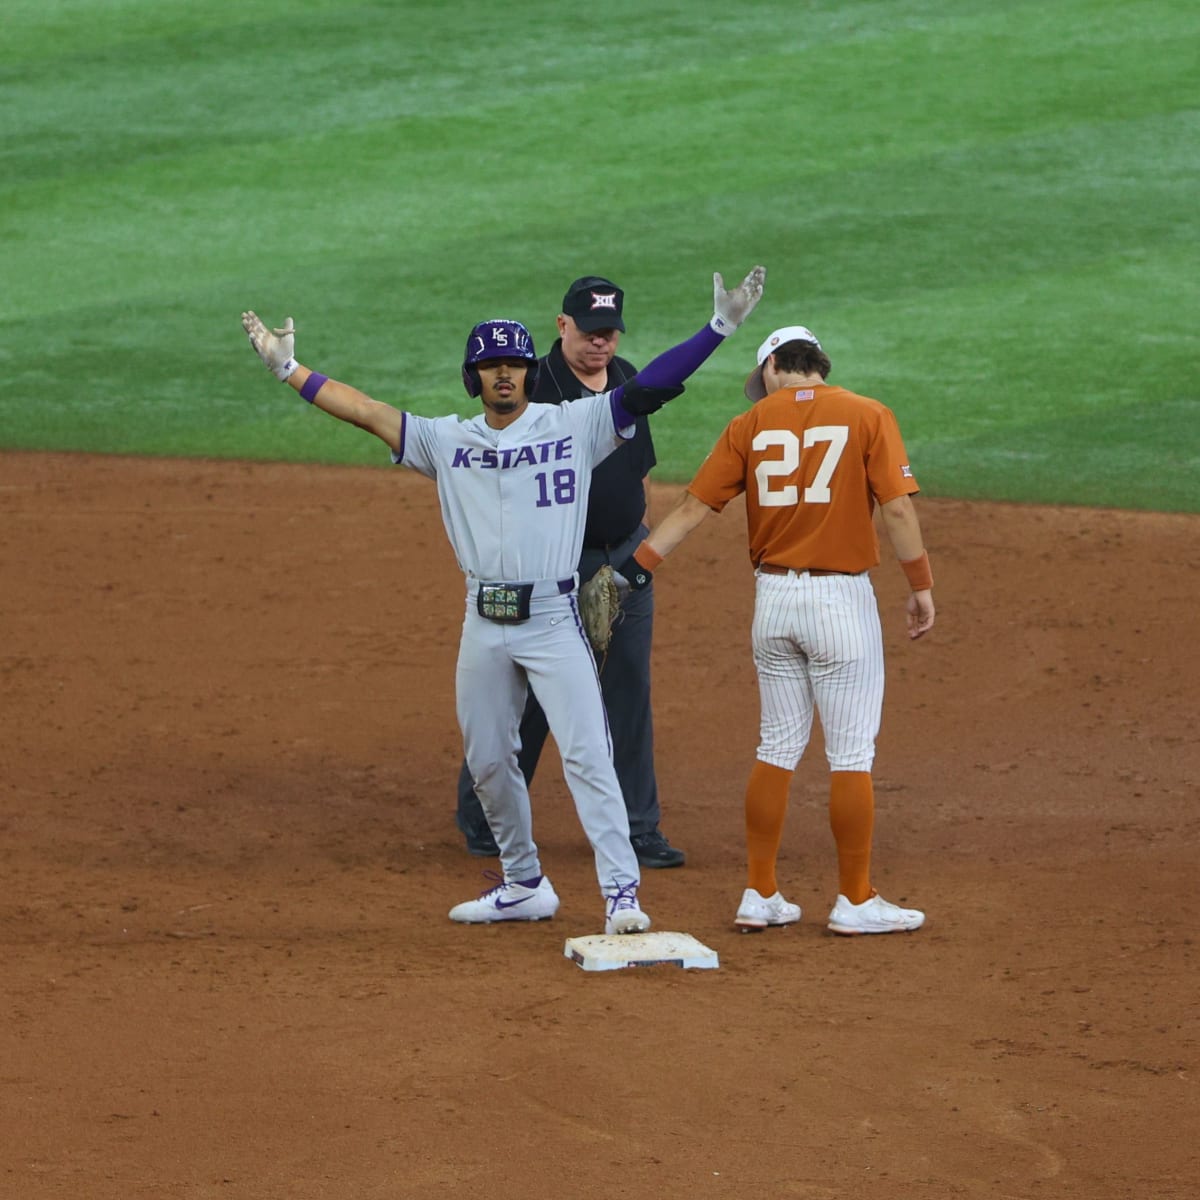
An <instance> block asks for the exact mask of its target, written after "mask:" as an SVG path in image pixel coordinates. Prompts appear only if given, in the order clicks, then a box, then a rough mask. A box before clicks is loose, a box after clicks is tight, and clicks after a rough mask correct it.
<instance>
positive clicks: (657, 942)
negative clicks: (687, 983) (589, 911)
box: [563, 933, 720, 971]
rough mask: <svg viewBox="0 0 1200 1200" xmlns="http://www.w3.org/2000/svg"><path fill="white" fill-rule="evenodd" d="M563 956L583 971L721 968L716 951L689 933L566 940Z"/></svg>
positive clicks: (637, 934)
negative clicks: (636, 968) (623, 968)
mask: <svg viewBox="0 0 1200 1200" xmlns="http://www.w3.org/2000/svg"><path fill="white" fill-rule="evenodd" d="M563 956H564V957H565V958H569V959H570V960H571V961H572V962H574V963H577V964H578V965H579V966H581V967H582V968H583V969H584V970H585V971H618V970H620V969H621V968H622V967H658V966H670V967H699V968H701V969H704V970H712V969H714V968H715V967H717V966H719V965H720V964H719V963H718V961H717V952H716V951H715V950H710V949H709V948H708V947H707V946H705V945H704V944H703V943H701V942H698V941H696V939H695V938H694V937H692V935H691V934H690V933H623V934H619V935H618V934H603V933H599V934H592V935H590V936H589V937H575V938H567V944H566V945H565V946H564V947H563Z"/></svg>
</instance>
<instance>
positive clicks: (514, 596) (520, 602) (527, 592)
mask: <svg viewBox="0 0 1200 1200" xmlns="http://www.w3.org/2000/svg"><path fill="white" fill-rule="evenodd" d="M577 578H578V577H577V576H575V575H572V576H571V578H570V579H538V580H535V581H534V582H533V583H482V582H479V581H476V580H471V586H472V587H474V588H475V589H476V591H475V610H476V611H477V612H478V613H479V615H480V616H481V617H486V618H487V619H488V620H489V621H496V622H498V623H500V624H502V625H516V624H518V623H519V622H521V621H528V620H529V602H530V601H531V600H534V599H537V600H541V599H544V598H545V597H547V596H565V595H566V594H567V593H568V592H573V591H574V590H575V583H576V580H577Z"/></svg>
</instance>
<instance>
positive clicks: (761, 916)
mask: <svg viewBox="0 0 1200 1200" xmlns="http://www.w3.org/2000/svg"><path fill="white" fill-rule="evenodd" d="M798 920H800V905H798V904H789V903H788V902H787V901H786V900H785V899H784V898H783V896H782V895H781V894H780V893H779V892H776V893H775V895H773V896H765V897H764V896H762V895H761V894H760V893H759V892H757V891H755V890H754V888H747V889H746V890H745V891H744V892H743V893H742V902H741V904H739V905H738V910H737V916H736V917H734V919H733V923H734V924H735V925H736V926H737V927H738V928H739V929H742V930H745V931H746V932H751V931H754V930H759V929H766V927H767V926H768V925H794V924H795V923H796V922H797V921H798Z"/></svg>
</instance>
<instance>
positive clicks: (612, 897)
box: [604, 880, 650, 933]
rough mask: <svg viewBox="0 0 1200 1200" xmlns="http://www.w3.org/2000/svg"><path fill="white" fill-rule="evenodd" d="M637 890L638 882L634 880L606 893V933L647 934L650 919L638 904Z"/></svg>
mask: <svg viewBox="0 0 1200 1200" xmlns="http://www.w3.org/2000/svg"><path fill="white" fill-rule="evenodd" d="M637 890H638V885H637V880H634V882H633V883H627V884H625V885H624V886H622V887H613V888H609V889H607V890H606V891H605V893H604V913H605V919H604V932H605V933H645V932H646V930H647V929H649V928H650V918H649V916H647V914H646V913H644V912H642V909H641V905H639V904H638V897H637Z"/></svg>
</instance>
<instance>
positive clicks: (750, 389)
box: [746, 325, 821, 401]
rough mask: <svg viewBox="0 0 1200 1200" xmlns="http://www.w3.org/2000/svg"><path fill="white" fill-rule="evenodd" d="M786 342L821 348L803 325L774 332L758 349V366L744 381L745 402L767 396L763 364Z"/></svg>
mask: <svg viewBox="0 0 1200 1200" xmlns="http://www.w3.org/2000/svg"><path fill="white" fill-rule="evenodd" d="M787 342H812V344H813V345H814V346H816V348H817V349H818V350H820V348H821V343H820V342H818V341H817V335H816V334H815V333H813V331H812V330H811V329H805V328H804V326H803V325H785V326H784V327H783V328H782V329H777V330H775V332H774V333H773V334H771V336H770V337H769V338H767V340H766V341H765V342H763V344H762V345H761V346H759V348H758V366H757V367H755V368H754V370H753V371H751V372H750V375H749V378H747V380H746V399H747V400H755V401H758V400H761V399H762V398H763V397H764V396H765V395H766V394H767V385H766V384H765V383H763V374H762V372H763V363H765V362H766V361H767V359H768V358H769V357H770V356H771V355H772V354H774V353H775V351H776V350H778V349H779V347H780V346H782V345H784V344H786V343H787Z"/></svg>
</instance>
